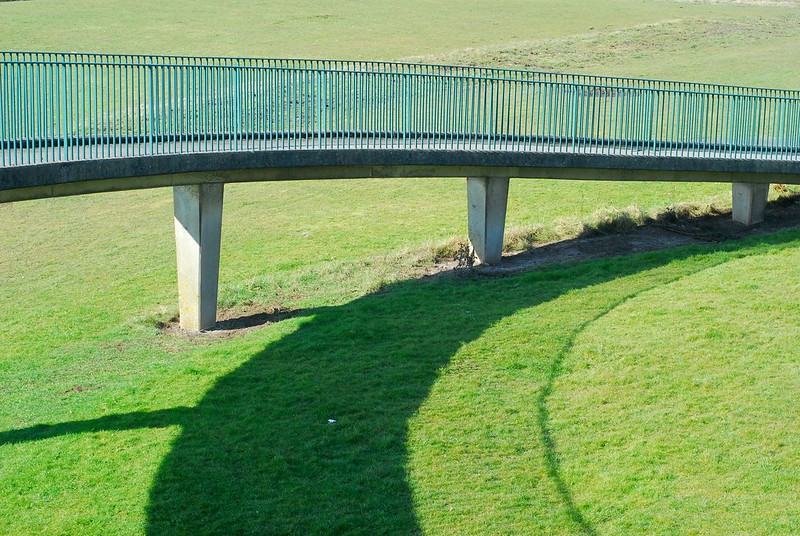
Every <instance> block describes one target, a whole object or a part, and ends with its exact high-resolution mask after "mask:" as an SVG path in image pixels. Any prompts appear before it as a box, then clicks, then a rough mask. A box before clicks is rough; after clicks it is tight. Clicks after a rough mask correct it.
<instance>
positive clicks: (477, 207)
mask: <svg viewBox="0 0 800 536" xmlns="http://www.w3.org/2000/svg"><path fill="white" fill-rule="evenodd" d="M507 205H508V177H468V178H467V224H468V227H469V241H470V243H471V244H472V248H473V250H474V252H475V255H476V256H477V257H478V260H479V261H480V262H481V263H483V264H497V263H499V262H500V258H501V257H502V255H503V232H504V230H505V224H506V206H507Z"/></svg>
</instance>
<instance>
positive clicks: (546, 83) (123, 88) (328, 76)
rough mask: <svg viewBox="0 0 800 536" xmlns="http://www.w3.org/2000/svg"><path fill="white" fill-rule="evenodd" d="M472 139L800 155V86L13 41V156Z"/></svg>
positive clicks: (608, 149) (655, 151)
mask: <svg viewBox="0 0 800 536" xmlns="http://www.w3.org/2000/svg"><path fill="white" fill-rule="evenodd" d="M506 75H509V76H506ZM217 134H220V135H217ZM223 134H224V135H223ZM254 134H258V135H257V136H255V135H254ZM262 134H263V135H262ZM120 140H126V141H125V143H122V142H121V141H120ZM276 140H280V143H278V141H276ZM512 140H514V141H512ZM43 142H44V143H43ZM457 143H460V144H461V145H463V144H464V143H468V145H469V146H468V147H467V149H469V150H505V151H532V152H533V151H538V152H553V153H560V154H577V153H583V152H591V153H593V154H604V155H612V154H613V155H628V156H630V155H631V151H633V150H634V149H635V150H636V151H639V152H640V151H643V150H645V149H646V150H648V151H649V152H648V155H649V156H665V155H669V156H684V157H689V158H695V157H702V158H717V159H732V158H737V159H741V158H744V159H752V160H759V159H762V160H763V159H793V160H795V159H800V92H798V91H790V90H771V89H765V88H747V87H739V88H738V89H737V88H736V87H734V86H725V85H714V84H703V83H696V82H669V81H657V80H647V79H624V78H616V77H604V76H594V75H580V74H579V75H568V74H562V73H547V72H540V71H517V70H508V69H493V68H483V67H465V66H433V65H425V64H410V63H394V62H371V61H358V60H355V61H349V60H302V59H301V60H290V59H270V58H251V59H248V58H223V57H211V58H208V57H191V56H162V55H113V54H90V53H48V52H43V53H39V52H0V167H6V166H17V165H24V164H36V163H44V162H61V161H71V160H85V159H93V158H109V157H117V156H121V155H125V156H150V155H155V154H183V153H187V152H213V151H227V150H234V151H240V150H248V151H250V150H266V149H270V150H275V149H281V148H334V149H352V148H379V147H387V146H390V147H395V146H399V147H403V148H409V149H419V148H429V149H448V148H449V149H453V148H455V145H456V144H457Z"/></svg>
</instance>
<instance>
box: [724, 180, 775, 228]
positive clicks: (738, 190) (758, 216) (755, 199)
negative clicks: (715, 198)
mask: <svg viewBox="0 0 800 536" xmlns="http://www.w3.org/2000/svg"><path fill="white" fill-rule="evenodd" d="M768 195H769V184H757V183H750V182H734V183H733V221H737V222H739V223H743V224H744V225H755V224H757V223H761V222H762V221H764V212H765V210H766V208H767V196H768Z"/></svg>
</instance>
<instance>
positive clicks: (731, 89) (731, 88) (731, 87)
mask: <svg viewBox="0 0 800 536" xmlns="http://www.w3.org/2000/svg"><path fill="white" fill-rule="evenodd" d="M6 54H12V55H42V56H45V55H56V56H57V55H62V56H76V57H77V56H86V57H106V58H120V59H122V58H141V59H146V60H152V59H163V60H168V59H175V60H198V61H209V60H212V61H220V62H270V63H272V64H273V65H265V66H266V67H272V66H276V65H277V64H279V63H282V62H285V63H295V64H296V63H306V62H307V63H311V64H316V63H322V64H326V63H329V64H337V63H338V64H343V65H359V64H361V65H382V66H392V67H404V68H412V69H420V68H422V69H426V68H428V69H440V70H441V69H445V70H473V71H477V72H496V73H513V74H516V75H526V76H530V75H536V76H554V77H562V78H565V79H578V78H595V79H603V80H615V81H619V82H622V83H641V84H653V85H677V86H685V87H692V86H705V87H707V88H718V89H720V90H725V91H726V92H727V93H731V94H734V93H735V94H738V93H737V90H741V91H742V92H745V93H743V94H746V95H764V96H766V94H767V93H785V94H791V95H794V96H796V97H798V98H800V90H796V89H789V88H776V87H759V86H747V85H737V84H718V83H713V82H698V81H685V80H683V81H682V80H673V79H657V78H646V77H643V78H635V77H625V76H615V75H593V74H585V73H572V72H570V73H565V72H556V71H545V70H526V69H515V68H510V67H483V66H472V65H444V64H436V63H412V62H402V61H389V60H385V61H384V60H347V59H330V58H328V59H316V58H314V59H312V58H258V57H232V56H192V55H174V54H172V55H171V54H121V53H104V52H47V51H0V63H4V62H7V61H8V60H5V59H4V57H3V56H4V55H6ZM12 61H14V60H12ZM17 61H20V60H17ZM21 61H22V62H23V63H28V61H27V60H21ZM30 63H34V62H30ZM36 63H43V64H61V65H68V64H73V65H79V64H81V63H86V64H92V65H107V66H118V65H127V66H131V67H133V66H139V65H142V64H141V63H120V62H110V61H100V62H73V61H71V60H66V61H65V60H57V61H56V60H54V61H39V62H36ZM144 65H153V66H158V65H163V66H172V67H181V66H183V67H199V66H205V67H253V66H246V65H240V64H236V63H228V64H227V65H226V64H224V63H219V64H208V65H203V64H192V63H187V64H175V63H164V64H160V63H153V62H149V63H144ZM281 68H290V67H288V66H281ZM340 70H341V71H347V72H358V71H357V70H356V71H354V70H351V69H340ZM369 72H372V71H369ZM392 72H394V71H392ZM409 74H412V73H409ZM424 74H431V75H433V74H435V73H424ZM477 76H481V77H482V75H477ZM490 78H494V79H497V80H508V81H512V80H517V78H510V77H509V78H506V77H500V76H490ZM567 83H571V82H567ZM591 85H594V84H591ZM615 87H618V86H615ZM625 87H628V86H625ZM645 87H646V88H647V87H651V86H645ZM685 91H693V90H691V89H686V90H685ZM709 91H711V90H709ZM746 92H757V93H746ZM713 93H715V94H717V93H718V92H717V91H713Z"/></svg>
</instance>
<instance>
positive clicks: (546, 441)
mask: <svg viewBox="0 0 800 536" xmlns="http://www.w3.org/2000/svg"><path fill="white" fill-rule="evenodd" d="M731 260H734V259H722V260H720V262H717V263H715V264H712V265H709V266H704V267H702V268H700V269H699V270H695V271H693V272H690V273H684V274H681V275H679V276H677V277H674V278H672V279H670V280H668V281H662V282H659V283H657V284H655V285H650V286H649V287H646V288H642V289H639V290H637V291H636V292H632V293H631V294H628V295H627V296H624V297H622V298H620V299H619V300H617V301H616V302H615V303H614V304H612V305H611V307H609V308H608V309H606V310H605V311H602V312H600V313H598V314H597V315H595V316H594V318H590V319H589V320H587V321H585V322H584V323H582V324H581V325H580V326H579V327H578V329H577V330H575V332H574V333H573V334H572V336H571V337H570V338H569V340H568V341H567V344H565V345H564V347H563V348H562V349H561V351H560V352H559V353H558V355H557V356H556V358H555V359H554V360H553V363H552V365H551V366H550V373H549V374H548V377H547V383H546V384H545V386H544V387H543V388H542V391H541V392H540V394H539V399H538V400H537V406H538V413H539V417H538V420H539V429H540V434H539V438H540V440H541V442H542V446H543V447H544V451H545V460H546V461H547V473H548V475H549V476H550V478H551V479H552V480H553V483H554V484H555V486H556V489H557V490H558V494H559V495H560V496H561V500H562V501H563V502H564V506H565V507H566V509H567V513H568V514H569V517H570V519H572V521H573V522H574V523H575V524H576V525H578V526H579V527H580V529H581V530H582V531H583V532H584V533H586V534H589V535H590V536H596V535H597V534H598V533H597V529H596V528H595V527H594V526H593V525H592V523H591V522H590V521H589V520H588V519H587V518H586V517H585V516H584V515H583V513H582V512H581V510H580V508H578V507H577V505H576V504H575V500H574V499H573V497H572V492H571V491H570V489H569V486H568V485H567V483H566V482H565V481H564V476H563V474H562V471H561V461H560V460H559V456H558V450H557V447H556V442H555V439H553V431H552V429H551V428H550V410H549V409H548V407H547V401H548V398H550V395H551V394H552V393H553V387H554V385H555V381H556V380H557V379H558V377H559V376H561V373H562V372H563V368H562V365H563V363H564V360H565V359H566V357H567V354H569V353H570V352H571V351H572V349H573V348H574V347H575V342H576V341H577V340H578V337H580V335H581V334H582V333H583V332H584V331H586V329H587V328H588V327H589V326H590V325H592V324H594V323H595V322H597V321H599V320H601V319H602V318H604V317H606V316H608V315H609V314H611V313H612V312H613V311H615V310H616V309H618V308H619V307H621V306H622V305H624V304H625V303H627V302H628V301H630V300H632V299H634V298H636V297H638V296H641V295H642V294H644V293H646V292H650V291H651V290H654V289H656V288H658V287H663V286H667V285H672V284H673V283H676V282H678V281H680V280H682V279H685V278H687V277H691V276H695V275H697V274H700V273H703V272H704V271H706V270H710V269H711V268H716V267H718V266H721V265H723V264H725V263H727V262H730V261H731Z"/></svg>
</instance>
